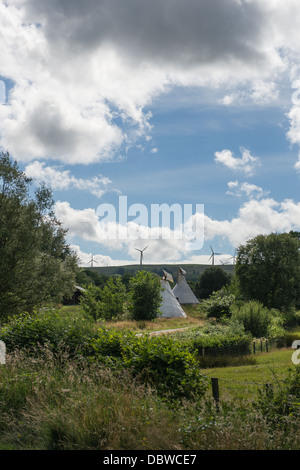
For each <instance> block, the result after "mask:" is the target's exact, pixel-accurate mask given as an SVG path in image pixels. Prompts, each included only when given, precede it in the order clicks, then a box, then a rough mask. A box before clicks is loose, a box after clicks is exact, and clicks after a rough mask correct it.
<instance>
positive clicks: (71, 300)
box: [62, 286, 85, 305]
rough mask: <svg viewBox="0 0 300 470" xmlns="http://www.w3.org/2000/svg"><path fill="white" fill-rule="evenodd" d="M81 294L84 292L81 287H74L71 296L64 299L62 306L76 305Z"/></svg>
mask: <svg viewBox="0 0 300 470" xmlns="http://www.w3.org/2000/svg"><path fill="white" fill-rule="evenodd" d="M83 292H85V289H84V288H83V287H80V286H75V288H74V292H73V295H72V296H71V297H70V298H64V299H63V302H62V303H63V304H64V305H78V304H79V300H80V296H81V295H82V293H83Z"/></svg>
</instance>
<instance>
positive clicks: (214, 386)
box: [211, 377, 220, 411]
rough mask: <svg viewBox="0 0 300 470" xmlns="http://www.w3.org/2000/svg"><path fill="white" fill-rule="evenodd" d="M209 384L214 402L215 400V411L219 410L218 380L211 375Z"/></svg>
mask: <svg viewBox="0 0 300 470" xmlns="http://www.w3.org/2000/svg"><path fill="white" fill-rule="evenodd" d="M211 385H212V393H213V397H214V399H215V402H216V407H217V411H219V400H220V394H219V380H218V379H217V378H214V377H212V378H211Z"/></svg>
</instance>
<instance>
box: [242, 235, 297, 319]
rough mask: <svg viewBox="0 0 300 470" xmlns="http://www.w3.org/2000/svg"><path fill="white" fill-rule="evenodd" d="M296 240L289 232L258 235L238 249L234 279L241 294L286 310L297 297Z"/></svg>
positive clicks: (268, 305)
mask: <svg viewBox="0 0 300 470" xmlns="http://www.w3.org/2000/svg"><path fill="white" fill-rule="evenodd" d="M299 248H300V240H299V238H298V236H295V235H294V234H291V233H289V234H288V233H282V234H277V233H276V234H275V233H272V234H270V235H258V236H257V237H255V238H253V239H251V240H249V241H247V243H246V244H245V245H242V246H240V247H239V249H238V252H237V258H236V265H235V276H236V278H237V282H238V285H239V289H240V292H241V294H242V295H243V296H244V297H245V298H246V299H248V300H258V301H259V302H261V303H262V304H263V305H265V306H266V307H268V308H278V309H281V310H283V309H287V308H289V307H291V306H292V305H294V304H295V303H296V302H297V300H298V299H299V297H300V252H299Z"/></svg>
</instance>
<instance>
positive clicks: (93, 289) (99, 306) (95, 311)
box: [80, 276, 126, 320]
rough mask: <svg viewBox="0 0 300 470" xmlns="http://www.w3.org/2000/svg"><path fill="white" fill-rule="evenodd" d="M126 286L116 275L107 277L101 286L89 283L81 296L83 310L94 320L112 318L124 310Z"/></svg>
mask: <svg viewBox="0 0 300 470" xmlns="http://www.w3.org/2000/svg"><path fill="white" fill-rule="evenodd" d="M125 303H126V287H125V285H124V284H123V283H122V281H121V279H120V278H118V277H113V276H111V277H109V278H108V280H107V282H106V284H105V285H104V287H103V288H101V287H98V286H95V285H93V284H91V285H89V286H88V288H87V289H86V292H84V293H83V295H82V296H81V300H80V304H81V306H82V308H83V310H84V311H85V312H86V313H88V314H89V315H91V316H92V317H93V318H94V319H95V320H98V319H101V318H102V319H104V320H112V319H113V318H116V317H118V316H120V315H122V314H123V313H124V312H125Z"/></svg>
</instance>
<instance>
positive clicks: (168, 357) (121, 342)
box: [89, 329, 207, 399]
mask: <svg viewBox="0 0 300 470" xmlns="http://www.w3.org/2000/svg"><path fill="white" fill-rule="evenodd" d="M92 348H93V352H92V354H91V350H90V349H89V351H90V357H92V358H93V360H96V361H98V362H100V363H104V364H106V365H110V366H113V365H114V366H115V367H117V368H118V369H119V368H126V369H127V370H130V371H131V373H132V374H133V376H134V377H137V378H138V379H139V380H141V381H142V382H143V383H146V384H149V385H150V386H152V387H154V388H155V390H156V391H157V393H158V394H159V395H160V396H165V397H166V396H168V397H172V398H175V399H177V398H183V397H185V398H191V397H193V396H198V397H199V396H202V395H203V393H204V392H205V390H206V388H207V384H206V380H205V379H204V377H203V376H202V375H201V373H200V372H199V367H198V365H197V361H196V357H195V353H193V352H190V351H189V350H188V349H187V348H186V347H185V346H184V345H182V344H181V343H180V342H175V341H174V340H173V339H172V338H169V337H167V336H162V337H150V336H148V335H143V336H140V337H138V336H136V335H134V334H133V333H130V332H128V331H127V332H121V331H117V330H113V329H109V330H105V329H102V330H100V331H99V336H98V337H97V339H95V340H94V341H93V343H92Z"/></svg>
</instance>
